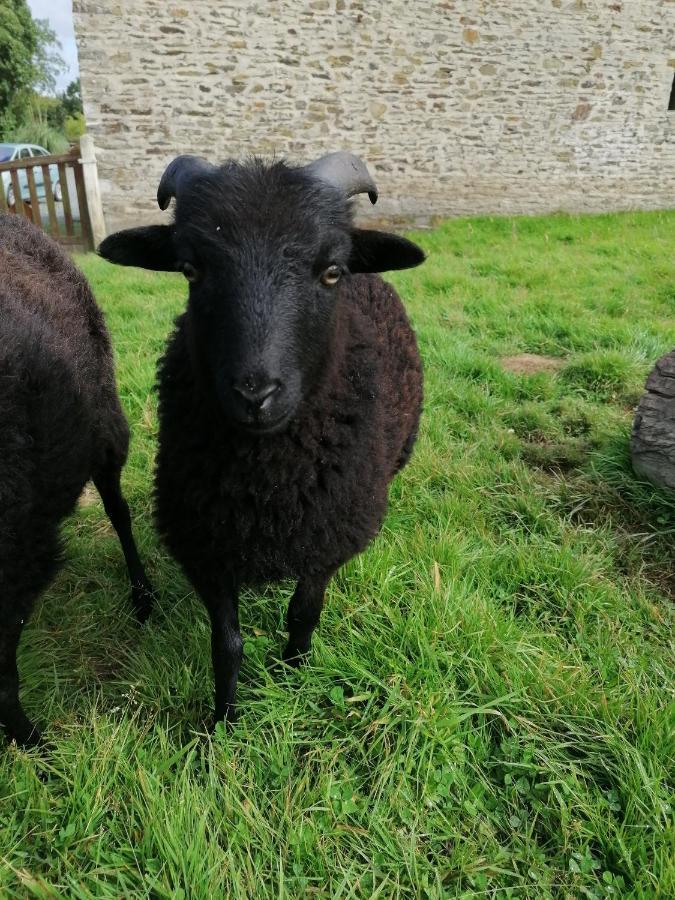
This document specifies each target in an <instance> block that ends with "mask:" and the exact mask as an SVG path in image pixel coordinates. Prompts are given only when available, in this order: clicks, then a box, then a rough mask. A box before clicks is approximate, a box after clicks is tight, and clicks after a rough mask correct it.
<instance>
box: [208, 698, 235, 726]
mask: <svg viewBox="0 0 675 900" xmlns="http://www.w3.org/2000/svg"><path fill="white" fill-rule="evenodd" d="M238 718H239V714H238V713H237V707H236V706H235V705H234V703H228V704H227V706H226V707H225V709H224V710H223V711H222V712H216V713H215V714H214V716H213V721H212V723H211V728H210V729H209V730H210V731H211V733H212V734H213V733H214V732H215V731H216V730H220V729H218V725H221V726H222V728H223V729H224V730H225V731H231V730H232V728H233V726H234V724H235V722H236V721H237V719H238Z"/></svg>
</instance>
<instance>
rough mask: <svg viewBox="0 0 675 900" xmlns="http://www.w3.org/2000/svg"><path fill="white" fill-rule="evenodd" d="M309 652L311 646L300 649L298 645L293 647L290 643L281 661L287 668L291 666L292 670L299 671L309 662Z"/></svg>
mask: <svg viewBox="0 0 675 900" xmlns="http://www.w3.org/2000/svg"><path fill="white" fill-rule="evenodd" d="M309 651H310V645H309V644H307V646H303V647H298V646H297V645H296V644H293V645H291V644H290V643H289V644H287V645H286V649H285V650H284V652H283V656H282V657H281V661H282V663H283V664H284V665H285V666H289V667H290V668H291V669H297V668H299V667H300V666H301V665H302V664H303V663H305V662H307V657H308V656H309Z"/></svg>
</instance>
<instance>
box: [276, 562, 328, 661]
mask: <svg viewBox="0 0 675 900" xmlns="http://www.w3.org/2000/svg"><path fill="white" fill-rule="evenodd" d="M332 575H333V573H332V572H329V573H328V574H323V575H318V576H317V575H314V576H311V577H310V576H305V577H304V578H301V579H300V580H299V581H298V584H297V586H296V588H295V593H294V594H293V596H292V598H291V602H290V603H289V604H288V614H287V616H286V627H287V629H288V643H287V644H286V649H285V650H284V654H283V659H284V662H286V663H288V665H290V666H299V665H300V663H301V662H302V660H303V657H305V656H307V654H308V653H309V650H310V647H311V643H312V633H313V632H314V629H315V628H316V626H317V625H318V624H319V619H320V617H321V610H322V609H323V599H324V595H325V593H326V587H327V585H328V582H329V581H330V579H331V577H332Z"/></svg>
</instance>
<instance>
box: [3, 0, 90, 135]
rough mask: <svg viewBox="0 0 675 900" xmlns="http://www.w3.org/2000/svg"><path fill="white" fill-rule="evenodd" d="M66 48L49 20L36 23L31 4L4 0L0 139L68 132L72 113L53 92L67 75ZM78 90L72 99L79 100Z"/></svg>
mask: <svg viewBox="0 0 675 900" xmlns="http://www.w3.org/2000/svg"><path fill="white" fill-rule="evenodd" d="M60 50H61V44H60V43H59V41H58V39H57V37H56V34H55V33H54V31H53V29H52V28H51V27H50V25H49V22H48V21H47V20H46V19H33V17H32V15H31V12H30V9H29V8H28V4H27V3H26V0H0V139H2V140H17V139H18V138H17V135H18V134H20V133H23V132H24V131H26V129H28V130H31V129H32V130H34V126H35V125H36V124H37V125H38V126H40V127H43V126H44V125H49V126H51V127H53V128H55V129H57V130H60V131H61V132H62V131H63V128H64V123H65V120H66V118H67V117H68V115H69V114H70V113H69V111H67V110H65V109H64V108H63V107H62V103H61V100H60V99H57V98H55V97H43V96H40V94H43V93H53V91H54V88H55V87H56V81H57V78H58V76H59V75H60V74H61V72H63V71H65V68H66V66H65V63H64V62H63V59H62V58H61V54H60ZM77 93H78V92H77V91H74V92H73V94H72V96H71V97H69V102H70V103H71V105H72V104H73V103H75V102H76V99H75V98H76V95H77Z"/></svg>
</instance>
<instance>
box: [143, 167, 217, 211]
mask: <svg viewBox="0 0 675 900" xmlns="http://www.w3.org/2000/svg"><path fill="white" fill-rule="evenodd" d="M214 169H215V166H212V165H211V163H209V162H207V161H206V160H205V159H202V158H201V157H200V156H190V155H188V154H185V155H183V156H177V157H176V158H175V159H174V160H173V162H170V163H169V165H168V166H167V167H166V169H165V170H164V174H163V175H162V178H161V180H160V182H159V187H158V188H157V203H158V204H159V208H160V209H166V208H167V206H168V205H169V203H171V198H172V197H175V196H177V194H178V191H179V189H180V187H181V185H182V184H184V183H185V182H186V181H187V180H188V179H190V178H194V176H195V175H205V174H207V173H208V172H213V170H214Z"/></svg>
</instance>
